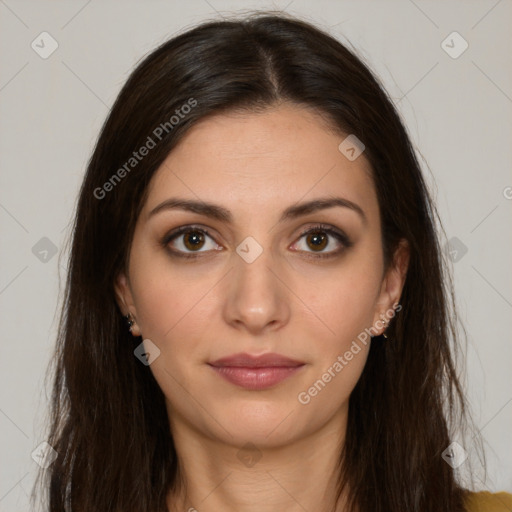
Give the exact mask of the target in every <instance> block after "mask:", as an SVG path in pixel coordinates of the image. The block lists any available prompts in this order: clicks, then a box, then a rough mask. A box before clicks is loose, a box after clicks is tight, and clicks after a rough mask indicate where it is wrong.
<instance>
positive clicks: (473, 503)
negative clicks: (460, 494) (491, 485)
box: [466, 491, 512, 512]
mask: <svg viewBox="0 0 512 512" xmlns="http://www.w3.org/2000/svg"><path fill="white" fill-rule="evenodd" d="M466 506H467V509H468V512H512V494H510V493H508V492H496V493H491V492H489V491H480V492H472V493H471V494H470V495H469V496H468V498H467V501H466Z"/></svg>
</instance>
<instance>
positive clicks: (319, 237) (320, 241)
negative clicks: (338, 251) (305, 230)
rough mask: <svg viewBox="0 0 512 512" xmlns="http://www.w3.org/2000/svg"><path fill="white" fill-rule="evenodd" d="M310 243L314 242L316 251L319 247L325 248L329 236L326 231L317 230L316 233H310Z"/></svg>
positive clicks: (308, 239)
mask: <svg viewBox="0 0 512 512" xmlns="http://www.w3.org/2000/svg"><path fill="white" fill-rule="evenodd" d="M307 241H308V244H309V242H312V243H313V247H312V248H313V249H314V250H315V251H316V250H318V249H320V250H321V249H324V248H325V246H326V243H327V237H326V236H325V233H322V232H321V231H316V232H314V233H310V234H309V235H308V236H307Z"/></svg>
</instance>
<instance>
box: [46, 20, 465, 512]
mask: <svg viewBox="0 0 512 512" xmlns="http://www.w3.org/2000/svg"><path fill="white" fill-rule="evenodd" d="M283 101H285V102H290V103H292V104H296V105H300V106H307V107H311V108H313V109H314V110H315V111H317V112H319V113H321V114H322V115H323V116H324V117H325V119H327V120H328V122H329V123H330V125H331V126H332V127H333V128H334V129H335V130H337V131H338V132H340V133H345V134H354V135H356V136H357V138H358V139H360V140H361V141H363V142H364V144H365V146H366V148H365V153H364V154H365V157H366V158H367V159H368V160H369V162H370V164H371V167H372V171H373V181H374V185H375V190H376V192H377V195H378V202H379V207H380V214H381V219H382V225H381V227H382V234H383V247H382V250H383V254H384V259H385V263H386V265H388V264H390V262H392V257H393V254H394V251H395V249H396V248H397V243H398V242H399V240H400V239H401V238H405V239H406V240H407V241H408V243H409V246H410V251H411V252H410V262H409V268H408V274H407V278H406V282H405V285H404V288H403V293H402V296H401V305H402V310H401V311H400V313H398V314H397V315H396V317H395V318H393V320H392V322H391V324H390V326H389V328H388V331H387V332H388V335H389V340H376V341H375V342H374V343H372V344H371V349H370V352H369V355H368V360H367V363H366V366H365V368H364V371H363V373H362V375H361V378H360V380H359V382H358V383H357V385H356V387H355V389H354V390H353V392H352V394H351V397H350V405H349V418H348V430H347V433H346V441H345V446H344V449H343V451H342V453H340V457H339V461H340V472H339V475H337V476H336V478H337V479H338V481H339V495H341V492H342V489H343V486H344V485H347V486H348V487H347V488H349V489H350V510H355V509H356V508H357V509H358V510H359V511H360V512H384V511H391V510H393V511H405V510H407V511H408V512H420V511H421V512H430V511H432V512H434V511H435V512H448V511H450V512H456V511H462V510H464V505H463V499H464V494H465V489H464V488H463V486H462V485H461V484H460V483H459V482H458V481H457V478H456V475H455V474H454V470H453V469H452V467H451V466H450V465H449V464H447V462H445V460H444V459H443V457H442V454H443V451H444V450H445V449H446V448H447V447H448V446H449V445H450V443H451V442H452V439H451V435H453V433H454V432H458V431H461V429H463V428H464V426H465V425H467V418H468V415H467V404H466V402H465V398H464V395H463V392H462V386H461V384H460V381H459V378H460V377H459V375H458V370H457V368H456V353H457V340H458V339H459V337H460V335H459V334H458V329H457V317H456V308H455V301H454V298H453V291H452V290H453V285H452V279H451V277H450V273H449V269H448V267H447V262H446V260H445V258H444V256H443V254H444V253H443V251H442V250H441V246H440V241H439V240H440V238H439V236H440V233H441V231H442V228H441V224H440V222H439V216H438V214H437V212H436V209H435V206H434V204H433V201H432V199H431V196H430V192H429V190H428V187H427V185H426V182H425V180H424V177H423V176H422V172H421V169H420V165H419V163H418V161H417V158H416V156H415V152H414V149H413V147H412V145H411V143H410V140H409V137H408V135H407V132H406V129H405V128H404V125H403V123H402V121H401V119H400V116H399V115H398V113H397V111H396V110H395V108H394V106H393V103H392V101H391V100H390V99H389V97H388V96H387V94H386V92H385V91H384V89H383V87H382V86H381V85H380V84H379V81H378V80H377V79H376V77H375V76H374V75H373V74H372V72H371V71H370V70H369V69H368V67H367V66H366V65H365V64H364V63H363V62H362V60H361V59H360V58H358V57H357V56H356V54H355V52H353V51H351V50H349V49H348V48H346V47H345V46H344V45H343V44H341V43H340V42H338V41H337V40H336V39H335V38H333V37H332V36H330V35H329V34H327V33H326V32H324V31H322V30H320V29H318V28H316V27H314V26H312V25H311V24H309V23H307V22H305V21H302V20H300V19H297V18H293V17H291V16H285V15H283V14H280V15H277V14H275V13H271V12H264V13H255V14H252V15H248V16H246V17H244V18H242V19H231V20H223V21H208V22H204V23H203V24H201V25H199V26H197V27H195V28H193V29H190V30H187V31H185V32H183V33H181V34H179V35H178V36H176V37H174V38H172V39H170V40H168V41H166V42H165V43H163V44H162V45H161V46H159V47H158V48H157V49H155V50H154V51H153V52H151V53H150V54H149V55H148V56H146V57H145V58H144V59H143V60H142V61H141V62H140V63H139V64H138V65H137V67H136V68H135V70H134V71H133V72H132V74H131V75H130V77H129V78H128V80H127V82H126V84H125V85H124V86H123V88H122V90H121V92H120V93H119V95H118V97H117V99H116V101H115V103H114V105H113V107H112V109H111V111H110V113H109V115H108V118H107V119H106V121H105V124H104V126H103V128H102V130H101V133H100V136H99V138H98V141H97V144H96V147H95V149H94V152H93V154H92V156H91V158H90V161H89V162H88V166H87V171H86V174H85V178H84V181H83V184H82V187H81V190H80V195H79V200H78V204H77V209H76V215H75V220H74V225H73V226H72V227H73V231H72V233H73V235H72V245H71V252H70V259H69V269H68V276H67V282H66V289H65V296H64V306H63V309H62V315H61V319H60V324H59V333H58V340H57V346H56V352H55V358H54V368H52V376H53V377H54V381H53V396H52V407H51V419H50V422H49V423H51V424H50V425H49V433H48V436H47V440H48V443H49V444H50V445H51V446H52V447H53V448H54V449H55V450H56V451H57V453H58V457H57V459H56V460H55V461H54V462H53V464H52V465H51V466H50V467H49V468H48V469H47V470H46V471H45V472H44V475H43V476H44V484H43V488H44V489H45V490H46V491H47V493H48V503H49V510H50V511H51V512H62V511H64V510H66V511H71V510H72V511H73V512H89V511H112V512H121V511H122V512H129V511H137V512H140V511H150V510H151V511H155V512H156V511H162V512H163V511H166V510H167V508H166V496H167V494H168V492H169V490H170V489H175V488H176V486H177V485H178V483H179V479H180V472H179V461H178V459H177V456H176V451H175V448H174V444H173V439H172V436H171V433H170V429H169V419H168V416H167V412H166V407H165V402H164V396H163V393H162V391H161V389H160V388H159V386H158V384H157V382H156V381H155V379H154V378H153V376H152V373H151V371H150V369H149V367H147V366H145V365H142V364H141V363H140V361H138V360H137V358H136V357H134V353H133V352H134V348H135V347H136V346H137V345H138V344H139V343H140V341H141V339H137V338H133V337H132V336H131V334H130V333H129V332H128V329H127V326H126V323H125V320H124V318H123V317H122V315H121V313H120V311H119V308H118V306H117V303H116V300H115V295H114V289H113V283H114V278H115V276H117V275H118V273H119V272H120V271H121V270H122V269H124V268H125V265H126V262H127V258H128V255H129V250H130V245H131V240H132V236H133V232H134V227H135V222H136V220H137V217H138V215H139V212H140V210H141V208H142V205H143V204H144V201H145V198H146V194H147V190H148V184H149V182H150V180H151V178H152V175H153V173H154V172H155V171H156V170H157V169H158V168H159V166H160V165H161V164H162V162H163V161H164V160H165V158H166V157H167V156H168V154H169V152H170V151H172V149H173V148H174V147H175V146H176V144H177V143H178V141H179V140H180V139H181V138H182V137H183V135H184V134H185V133H186V132H187V131H188V130H189V129H190V127H192V126H193V125H195V124H196V123H198V122H200V121H201V120H203V119H205V117H206V116H209V115H213V114H218V113H221V112H227V111H233V110H245V111H260V110H264V109H265V108H268V107H270V106H272V105H275V104H276V103H278V102H283ZM184 105H188V107H187V108H184ZM173 116H174V119H172V118H173ZM149 139H151V141H152V142H153V143H154V145H153V147H151V148H150V150H149V151H148V152H147V155H146V156H144V157H143V158H140V159H136V161H135V160H133V159H134V155H133V152H134V151H137V150H138V149H139V148H141V147H142V146H143V145H146V146H149V145H150V143H149ZM121 169H124V172H123V171H121ZM455 429H458V430H455ZM466 448H467V447H466Z"/></svg>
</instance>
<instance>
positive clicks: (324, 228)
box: [161, 224, 353, 259]
mask: <svg viewBox="0 0 512 512" xmlns="http://www.w3.org/2000/svg"><path fill="white" fill-rule="evenodd" d="M193 231H198V232H200V233H203V234H205V235H207V236H209V237H210V238H212V239H213V237H212V235H211V234H210V232H209V231H208V230H207V229H205V228H202V227H199V226H194V225H188V226H181V227H180V228H178V229H176V230H174V231H171V232H170V233H168V234H167V235H165V236H164V238H163V239H162V241H161V245H162V247H163V248H164V249H167V250H168V251H169V252H171V254H172V255H173V256H177V257H178V258H185V259H195V258H199V257H201V252H197V253H185V252H181V251H176V250H174V249H169V247H168V245H169V243H170V242H171V241H173V240H174V239H175V238H178V237H179V236H180V235H182V234H184V233H189V232H193ZM317 231H320V232H322V233H327V234H328V235H331V236H333V237H334V238H336V240H338V242H340V243H341V244H342V245H343V246H344V247H343V248H342V249H340V250H337V251H334V252H328V253H316V254H315V253H314V252H312V253H308V252H306V254H307V255H308V256H306V257H308V258H312V259H325V258H332V257H335V256H338V255H339V254H340V253H341V252H343V251H344V250H345V249H348V248H350V247H352V245H353V243H352V242H351V241H350V239H349V238H348V236H347V235H345V233H343V232H341V231H337V230H336V229H334V228H332V227H330V226H328V225H325V224H316V225H314V226H310V227H309V228H307V229H306V230H304V231H302V233H301V234H300V236H299V240H300V239H301V238H302V237H303V236H305V235H308V234H310V233H315V232H317ZM203 252H205V251H203Z"/></svg>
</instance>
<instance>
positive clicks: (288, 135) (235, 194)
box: [145, 104, 378, 216]
mask: <svg viewBox="0 0 512 512" xmlns="http://www.w3.org/2000/svg"><path fill="white" fill-rule="evenodd" d="M347 135H348V134H341V133H334V132H333V130H332V129H330V128H329V126H328V125H327V123H326V122H325V120H324V119H323V118H321V117H320V116H319V115H318V114H316V113H315V112H313V111H311V110H310V109H305V108H300V107H297V106H292V105H289V104H285V105H281V106H279V107H276V108H272V109H269V110H266V111H265V112H263V113H244V114H240V113H225V114H224V113H223V114H219V115H215V116H211V117H208V118H206V119H204V120H202V121H200V122H199V123H198V124H196V125H195V126H194V127H192V128H191V129H190V130H189V131H188V133H187V134H186V135H185V136H184V138H183V139H182V140H181V141H180V143H179V144H178V145H177V146H176V147H175V148H174V149H173V151H171V153H170V154H169V155H168V157H167V158H166V160H165V161H164V162H163V164H162V165H161V166H160V168H159V169H158V170H157V172H156V173H155V175H154V176H153V178H152V180H151V183H150V187H149V191H148V192H149V193H148V199H147V202H146V205H145V210H146V212H147V211H150V210H151V209H152V208H154V207H155V206H156V205H157V204H159V203H160V202H162V201H165V200H166V199H167V198H168V197H170V196H173V197H175V196H180V197H185V198H190V199H200V200H204V201H209V202H217V203H221V204H223V205H224V206H226V207H227V208H229V209H231V210H233V211H234V213H235V214H236V210H237V209H239V210H240V211H241V212H242V211H245V210H248V209H251V210H252V211H253V213H254V211H257V212H263V211H268V210H269V209H270V210H274V209H276V208H279V210H281V209H282V208H281V206H287V205H289V204H293V203H294V202H298V201H302V200H308V199H313V198H317V197H327V196H339V195H342V196H343V197H345V198H346V199H348V200H350V201H352V202H355V203H357V204H360V205H365V211H367V213H368V215H369V216H372V215H378V212H377V211H375V210H376V208H377V198H376V195H375V190H374V186H373V181H372V179H371V168H370V165H369V163H368V161H367V160H366V158H365V157H364V153H363V154H362V155H361V156H359V157H358V158H357V159H355V160H353V161H351V160H349V159H348V158H346V156H345V155H344V154H343V153H341V152H340V150H339V149H338V146H339V145H340V143H341V142H342V141H343V140H344V139H345V138H346V137H347ZM254 209H256V210H254Z"/></svg>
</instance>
